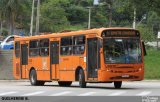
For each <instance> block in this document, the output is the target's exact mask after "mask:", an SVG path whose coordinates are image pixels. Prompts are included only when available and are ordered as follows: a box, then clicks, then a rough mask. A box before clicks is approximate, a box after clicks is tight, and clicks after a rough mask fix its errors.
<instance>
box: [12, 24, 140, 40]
mask: <svg viewBox="0 0 160 102" xmlns="http://www.w3.org/2000/svg"><path fill="white" fill-rule="evenodd" d="M104 30H135V29H133V28H124V27H110V28H94V29H87V30H78V31H68V30H67V31H68V32H58V33H48V34H45V35H35V36H28V37H23V38H22V37H21V38H16V39H15V40H29V39H30V40H34V39H39V38H40V39H43V38H50V37H63V36H73V35H86V34H97V35H98V36H101V33H102V32H103V31H104ZM136 31H137V30H136Z"/></svg>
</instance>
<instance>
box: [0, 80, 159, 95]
mask: <svg viewBox="0 0 160 102" xmlns="http://www.w3.org/2000/svg"><path fill="white" fill-rule="evenodd" d="M0 96H160V81H136V82H124V83H123V85H122V88H121V89H114V87H113V83H108V84H107V83H97V84H95V83H94V84H93V83H87V88H79V85H78V82H74V83H72V85H71V86H70V87H60V86H58V83H57V82H51V83H46V84H45V85H44V86H31V85H30V82H27V81H0Z"/></svg>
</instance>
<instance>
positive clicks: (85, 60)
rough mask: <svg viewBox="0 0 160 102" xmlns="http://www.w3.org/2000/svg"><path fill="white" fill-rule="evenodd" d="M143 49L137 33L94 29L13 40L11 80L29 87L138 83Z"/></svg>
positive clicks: (142, 73) (142, 61) (142, 70)
mask: <svg viewBox="0 0 160 102" xmlns="http://www.w3.org/2000/svg"><path fill="white" fill-rule="evenodd" d="M145 54H146V52H145V47H144V43H143V42H142V40H141V37H140V33H139V31H138V30H134V29H131V28H98V29H90V30H80V31H70V32H61V33H53V34H47V35H36V36H30V37H23V38H16V39H15V44H14V58H13V61H14V64H13V70H14V77H15V78H16V79H29V80H30V83H31V85H44V83H45V82H51V81H58V84H59V85H60V86H70V85H71V84H72V82H74V81H79V85H80V87H81V88H85V87H86V83H112V82H113V83H114V87H115V88H121V86H122V81H140V80H143V78H144V55H145Z"/></svg>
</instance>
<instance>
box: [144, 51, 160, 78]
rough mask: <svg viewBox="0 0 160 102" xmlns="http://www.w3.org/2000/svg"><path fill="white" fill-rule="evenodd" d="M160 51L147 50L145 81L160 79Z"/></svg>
mask: <svg viewBox="0 0 160 102" xmlns="http://www.w3.org/2000/svg"><path fill="white" fill-rule="evenodd" d="M159 61H160V51H159V50H157V49H153V48H152V49H147V56H145V79H160V74H159V73H160V70H159V69H160V66H159Z"/></svg>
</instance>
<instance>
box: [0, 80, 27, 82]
mask: <svg viewBox="0 0 160 102" xmlns="http://www.w3.org/2000/svg"><path fill="white" fill-rule="evenodd" d="M0 82H29V80H0Z"/></svg>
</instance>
